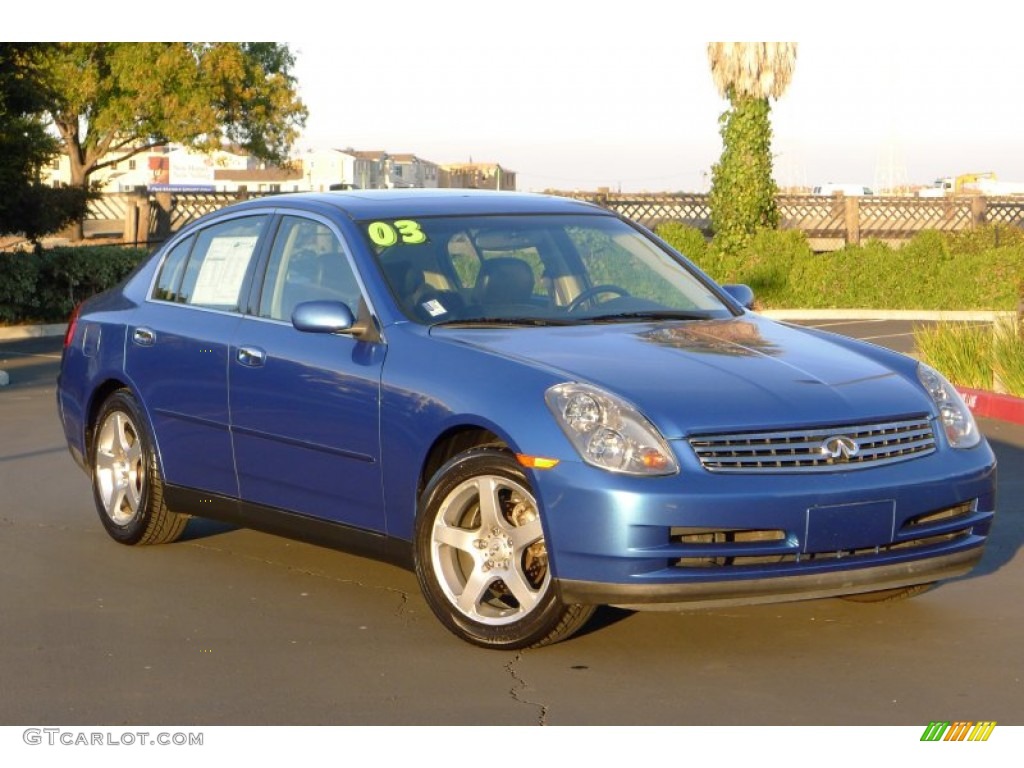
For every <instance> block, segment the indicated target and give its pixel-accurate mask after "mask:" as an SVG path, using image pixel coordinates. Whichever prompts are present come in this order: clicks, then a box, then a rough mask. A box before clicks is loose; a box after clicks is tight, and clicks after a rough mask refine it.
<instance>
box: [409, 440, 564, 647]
mask: <svg viewBox="0 0 1024 768" xmlns="http://www.w3.org/2000/svg"><path fill="white" fill-rule="evenodd" d="M479 475H496V476H500V477H504V478H506V479H508V480H511V481H514V482H516V483H518V484H519V485H522V486H523V487H524V488H526V489H527V490H528V491H530V493H531V494H533V489H532V485H531V483H530V481H529V478H527V476H526V473H525V472H523V470H522V468H521V467H520V466H519V464H517V463H516V461H515V459H514V458H512V455H511V454H509V453H508V452H506V451H502V450H498V449H494V448H476V449H472V450H469V451H466V452H465V453H462V454H459V455H458V456H456V457H455V458H453V459H451V460H450V461H448V462H447V463H446V464H445V465H444V466H442V467H441V468H440V469H439V470H438V471H437V473H436V474H435V475H434V477H433V478H432V479H431V481H430V483H429V484H428V485H427V487H426V489H425V490H424V491H423V494H422V495H421V497H420V503H419V509H418V512H417V515H416V528H415V541H414V546H413V557H414V563H415V569H416V577H417V579H418V580H419V583H420V588H421V590H422V591H423V595H424V597H425V598H426V600H427V604H428V605H429V606H430V608H431V610H432V611H433V612H434V614H435V615H436V616H437V618H438V619H439V620H440V621H441V623H442V624H444V626H445V627H447V628H448V629H449V630H450V631H451V632H453V633H454V634H456V635H458V636H459V637H461V638H462V639H464V640H466V641H468V642H470V643H473V644H475V645H479V646H482V647H485V648H495V649H516V648H526V647H529V646H531V645H534V644H535V643H538V642H540V641H541V640H543V639H544V638H545V637H547V636H548V635H549V634H550V633H551V632H552V631H553V630H554V629H555V627H557V626H558V624H559V622H560V621H561V619H562V617H563V615H564V614H565V606H564V605H563V604H562V602H561V600H560V599H559V597H558V590H557V587H556V584H555V580H554V577H553V576H552V577H551V578H550V579H549V581H548V587H547V593H546V594H545V595H544V596H543V597H542V598H541V600H540V602H539V603H538V605H537V606H536V607H535V608H534V609H533V610H532V611H530V613H529V614H527V615H526V616H524V617H522V618H521V619H519V620H517V621H513V622H511V623H509V624H503V625H497V626H495V625H490V624H482V623H480V622H477V621H473V620H472V619H470V618H468V617H467V616H465V615H464V614H462V613H461V612H460V611H459V610H458V608H456V607H455V606H453V605H452V604H451V602H450V601H449V599H448V597H447V596H446V595H445V593H444V590H443V589H442V588H441V585H440V584H439V583H438V580H437V576H436V575H435V573H434V564H433V559H432V546H433V541H432V532H433V527H434V521H435V520H436V518H437V515H438V514H439V513H440V507H441V504H442V503H443V502H444V500H445V499H446V498H447V497H448V495H449V494H450V493H451V492H452V491H453V490H454V489H455V488H456V487H458V486H459V485H460V484H461V483H463V482H465V481H466V480H468V479H470V478H472V477H476V476H479ZM534 498H535V499H536V496H535V497H534ZM538 514H540V515H541V518H542V520H541V525H542V526H543V511H542V510H540V509H539V504H538ZM545 538H546V537H545ZM549 568H550V565H549Z"/></svg>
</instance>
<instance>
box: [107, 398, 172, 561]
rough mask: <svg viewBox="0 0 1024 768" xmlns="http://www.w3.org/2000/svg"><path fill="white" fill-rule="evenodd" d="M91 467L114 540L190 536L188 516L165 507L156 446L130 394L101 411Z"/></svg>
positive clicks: (166, 540) (148, 540)
mask: <svg viewBox="0 0 1024 768" xmlns="http://www.w3.org/2000/svg"><path fill="white" fill-rule="evenodd" d="M91 465H92V489H93V498H94V500H95V502H96V511H97V512H98V513H99V516H100V521H101V522H102V523H103V527H104V528H105V529H106V531H107V533H108V534H110V537H111V538H112V539H114V540H115V541H118V542H120V543H121V544H167V543H170V542H172V541H175V540H177V539H178V538H179V537H180V536H181V534H182V533H183V532H184V531H185V526H186V525H187V524H188V515H181V514H178V513H176V512H172V511H171V510H170V509H168V508H167V505H166V504H165V503H164V493H163V479H162V478H161V476H160V468H159V466H158V464H157V460H156V452H155V451H154V450H153V441H152V439H151V438H150V437H149V433H148V432H147V431H146V423H145V421H144V420H143V419H142V416H141V414H140V412H139V407H138V404H137V403H136V402H135V398H134V397H132V395H131V393H130V392H128V390H125V389H121V390H118V391H117V392H115V393H114V394H112V395H111V396H110V397H109V398H107V400H106V401H105V402H104V403H103V406H102V407H101V408H100V412H99V415H98V416H97V418H96V423H95V428H94V430H93V441H92V451H91Z"/></svg>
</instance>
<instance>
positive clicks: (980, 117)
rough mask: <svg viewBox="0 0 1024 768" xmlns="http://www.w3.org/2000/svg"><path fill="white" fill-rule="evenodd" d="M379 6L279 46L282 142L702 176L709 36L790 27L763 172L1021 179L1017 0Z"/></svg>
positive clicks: (539, 176) (582, 171) (637, 178)
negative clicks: (756, 19)
mask: <svg viewBox="0 0 1024 768" xmlns="http://www.w3.org/2000/svg"><path fill="white" fill-rule="evenodd" d="M394 5H398V6H402V7H404V8H405V10H404V11H403V12H402V13H396V14H394V15H392V16H390V18H389V17H388V14H387V13H385V12H384V11H383V10H382V9H383V8H385V7H386V6H388V3H386V2H385V3H383V4H374V5H372V6H368V9H357V8H351V7H345V10H344V11H342V12H340V13H339V14H338V15H337V17H336V18H335V23H334V24H333V25H332V27H331V30H330V33H329V34H330V39H329V40H328V39H325V38H319V39H318V40H315V41H306V42H303V41H301V40H302V38H298V40H300V41H299V42H293V43H291V45H292V46H293V50H295V51H296V52H297V54H298V62H297V67H296V74H297V75H298V78H299V81H300V84H301V89H302V95H303V98H304V99H305V101H306V103H307V105H308V106H309V109H310V118H309V122H308V125H307V130H306V132H305V135H304V137H303V140H302V141H300V143H299V148H300V149H302V148H306V147H314V148H323V147H338V148H343V147H347V146H352V147H354V148H356V149H368V150H369V149H383V150H386V151H389V152H413V153H415V154H417V155H419V156H420V157H423V158H426V159H428V160H432V161H434V162H438V163H448V162H464V161H467V160H468V159H469V158H470V157H472V159H473V160H475V161H478V162H499V163H501V164H502V165H503V166H505V167H507V168H510V169H512V170H514V171H516V172H517V174H518V184H519V188H520V189H523V190H541V189H544V188H548V187H554V188H559V189H594V188H596V187H598V186H608V187H611V188H613V189H616V188H619V187H621V189H622V190H623V191H637V190H650V191H661V190H686V191H700V190H702V189H703V188H704V187H705V186H706V184H707V180H708V176H709V173H710V167H711V165H712V163H714V162H715V161H716V160H717V158H718V155H719V153H720V152H721V141H720V138H719V135H718V122H717V121H718V116H719V114H720V113H721V112H722V111H723V109H724V108H725V106H726V103H725V102H724V101H723V100H722V99H721V98H720V97H719V96H718V94H717V92H716V91H715V89H714V86H713V83H712V80H711V75H710V72H709V68H708V64H707V59H706V53H705V47H706V42H707V40H710V39H736V37H737V36H739V35H733V36H725V35H724V34H723V33H726V32H730V31H731V32H737V33H738V32H747V33H749V34H748V35H747V37H748V38H749V37H752V36H755V35H754V33H756V32H758V31H774V32H776V33H781V32H785V31H789V32H790V33H792V32H797V33H800V34H798V35H792V36H791V37H789V39H793V38H794V37H795V38H796V39H797V40H798V41H799V46H800V47H799V51H798V58H797V64H796V70H795V73H794V77H793V81H792V84H791V86H790V88H789V90H788V91H787V92H786V93H785V94H784V95H783V97H782V98H781V99H780V100H779V101H778V102H775V103H773V107H772V120H773V126H774V132H775V136H774V142H773V151H774V153H775V154H776V155H778V156H777V157H776V160H775V168H776V180H777V181H778V182H779V184H781V185H795V184H805V185H812V186H813V185H815V184H821V183H824V182H828V181H834V182H856V183H863V184H867V185H870V186H874V185H880V184H881V183H882V182H883V181H884V180H885V179H886V178H890V177H894V178H896V179H897V180H902V181H905V182H911V183H922V184H923V183H929V182H931V181H932V180H934V179H935V178H937V177H939V176H947V175H957V174H961V173H971V172H978V171H995V172H996V173H997V174H998V176H999V178H1000V179H1002V180H1007V181H1022V182H1024V93H1022V90H1024V89H1022V86H1021V82H1022V81H1021V71H1022V66H1024V65H1022V64H1021V62H1020V54H1021V52H1022V49H1024V44H1022V42H1021V41H1019V40H1014V39H1013V37H1012V35H1019V34H1020V30H1021V28H1022V25H1021V24H1020V22H1021V21H1024V12H1022V11H1021V10H1020V8H1021V7H1022V6H1020V5H1019V4H1017V3H1014V4H1012V5H1011V4H1006V5H1005V6H1002V7H1000V5H999V4H992V5H990V4H985V6H984V8H985V9H987V10H978V11H974V10H972V8H979V9H980V8H981V6H980V5H978V4H974V6H972V4H970V3H965V2H960V3H955V4H954V3H949V4H945V3H942V2H933V3H929V4H917V3H915V4H913V5H914V6H916V7H918V8H920V9H922V10H920V11H919V12H918V11H913V10H903V11H900V10H896V11H894V10H893V8H892V6H895V7H897V8H898V4H897V3H881V2H873V1H872V2H859V3H846V4H840V3H828V4H825V5H823V4H821V3H816V4H807V3H800V4H797V3H791V4H789V5H791V6H792V7H793V9H800V8H802V9H812V10H809V11H808V10H805V11H804V12H803V14H801V13H798V12H796V11H794V13H795V14H796V17H798V18H799V17H801V15H803V16H807V15H809V14H810V13H813V14H814V16H815V18H817V19H818V22H817V26H814V25H807V24H804V23H803V22H798V23H792V20H789V21H787V20H786V19H785V14H784V13H783V14H781V25H782V27H783V28H781V29H780V16H779V15H776V17H775V18H773V19H771V23H770V24H769V25H768V27H769V28H768V29H766V30H765V29H761V28H759V25H758V24H757V23H751V9H752V7H757V6H751V4H750V3H729V2H725V3H718V4H717V5H716V8H717V13H716V14H715V15H716V16H717V17H718V20H719V21H721V20H722V19H725V21H726V22H727V23H726V24H724V25H723V24H718V25H714V24H712V25H709V26H706V27H705V29H703V30H702V29H701V20H700V19H697V20H694V19H693V18H690V17H691V16H692V14H693V12H694V9H695V8H697V7H698V6H697V4H696V3H685V4H681V3H680V4H675V3H672V4H670V3H664V2H651V1H650V0H623V1H622V2H620V3H607V2H594V1H593V0H592V1H591V2H587V3H580V2H558V1H557V0H549V1H548V2H544V3H542V2H535V1H534V0H521V1H520V2H519V3H509V4H505V3H501V4H492V3H485V2H475V3H464V2H456V1H455V0H449V1H447V2H446V1H445V0H439V1H438V2H434V3H426V2H422V3H414V4H412V5H408V4H406V3H396V4H394ZM765 5H768V4H767V3H765V4H760V7H761V8H762V10H763V8H764V6H765ZM786 5H787V4H786V3H772V4H770V6H771V8H773V9H776V11H777V10H778V9H785V7H786ZM908 5H909V4H908ZM673 7H674V8H676V9H677V10H676V12H675V13H676V14H677V15H678V18H677V19H674V20H671V19H668V20H667V19H666V17H665V14H666V13H667V12H668V11H667V10H666V9H668V8H673ZM498 9H500V10H498ZM731 9H738V10H737V13H736V18H735V19H729V18H727V17H728V16H729V11H730V10H731ZM923 9H927V10H923ZM980 14H985V15H984V16H980ZM844 15H845V18H844ZM385 19H388V20H385ZM880 19H885V20H886V21H885V22H884V23H883V22H881V21H880ZM733 22H735V24H734V23H733ZM788 26H792V27H793V29H789V30H787V29H785V27H788ZM972 26H973V27H975V28H976V29H975V31H972ZM993 28H994V29H996V32H993ZM999 28H1002V29H1006V30H1007V33H1004V35H1003V36H1004V37H1005V38H1006V39H1005V42H1002V43H1001V42H1000V41H999V39H998V35H999V32H998V29H999ZM702 32H706V34H701V33H702ZM713 33H718V34H713ZM317 34H320V31H319V30H318V31H317ZM994 35H995V36H994ZM760 37H766V36H765V35H761V36H760ZM767 37H768V39H780V35H779V34H776V35H775V36H767Z"/></svg>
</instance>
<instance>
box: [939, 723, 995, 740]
mask: <svg viewBox="0 0 1024 768" xmlns="http://www.w3.org/2000/svg"><path fill="white" fill-rule="evenodd" d="M995 727H996V723H995V721H994V720H983V721H982V722H978V723H972V722H954V723H951V722H949V721H948V720H946V721H939V720H933V721H932V722H930V723H928V727H927V728H925V729H924V733H923V734H921V741H988V737H989V736H991V735H992V731H994V730H995Z"/></svg>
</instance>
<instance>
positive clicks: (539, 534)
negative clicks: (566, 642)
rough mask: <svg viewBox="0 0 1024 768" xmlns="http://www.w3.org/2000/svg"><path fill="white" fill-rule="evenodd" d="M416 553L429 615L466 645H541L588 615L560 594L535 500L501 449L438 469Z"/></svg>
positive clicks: (476, 452) (423, 504)
mask: <svg viewBox="0 0 1024 768" xmlns="http://www.w3.org/2000/svg"><path fill="white" fill-rule="evenodd" d="M414 553H415V563H416V575H417V578H418V579H419V582H420V587H421V589H422V590H423V594H424V597H425V598H426V600H427V603H428V605H430V608H431V610H433V612H434V614H435V615H436V616H437V618H438V619H439V620H440V621H441V623H442V624H444V625H445V627H447V628H448V629H449V630H450V631H451V632H453V633H454V634H456V635H458V636H459V637H461V638H462V639H463V640H466V641H468V642H470V643H473V644H474V645H479V646H482V647H484V648H493V649H517V648H527V647H531V646H540V645H547V644H550V643H554V642H557V641H558V640H562V639H565V638H567V637H569V636H570V635H571V634H573V633H574V632H576V631H577V630H578V629H579V628H580V627H582V626H583V624H585V623H586V621H587V619H589V618H590V616H591V614H592V613H593V611H594V607H593V606H584V605H565V604H563V603H562V601H561V599H560V598H559V597H558V594H557V590H556V588H555V583H554V580H553V579H552V576H551V570H550V567H549V565H548V555H547V547H546V544H545V541H544V532H543V529H542V527H541V520H540V510H539V508H538V505H537V501H536V499H535V498H534V496H533V492H532V490H531V488H530V484H529V480H528V479H527V478H526V475H525V474H524V472H523V470H522V468H521V467H520V466H519V464H518V463H516V461H515V460H514V459H513V458H512V456H511V455H510V454H509V453H507V452H505V451H501V450H497V449H493V448H475V449H472V450H469V451H466V452H465V453H462V454H460V455H458V456H456V457H455V458H453V459H452V460H450V461H449V462H448V463H446V464H445V465H444V466H443V467H441V469H440V470H438V472H437V474H436V475H435V476H434V478H433V479H432V480H431V482H430V484H429V485H428V486H427V488H426V490H425V491H424V492H423V496H422V497H421V501H420V509H419V514H418V516H417V519H416V541H415V547H414Z"/></svg>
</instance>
